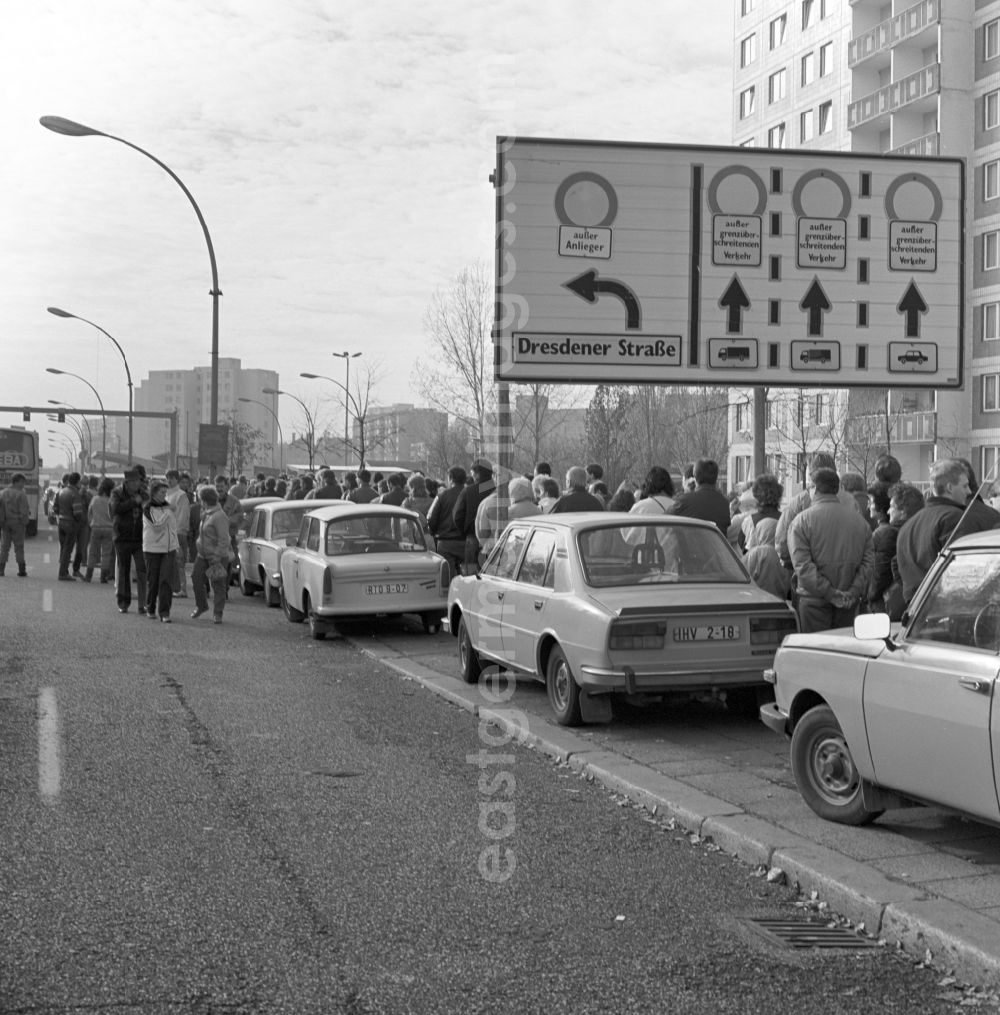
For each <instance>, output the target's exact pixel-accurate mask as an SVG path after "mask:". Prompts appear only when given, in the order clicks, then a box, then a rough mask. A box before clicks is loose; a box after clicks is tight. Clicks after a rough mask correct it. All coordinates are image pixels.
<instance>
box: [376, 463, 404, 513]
mask: <svg viewBox="0 0 1000 1015" xmlns="http://www.w3.org/2000/svg"><path fill="white" fill-rule="evenodd" d="M386 482H387V483H388V484H389V492H388V493H384V494H382V496H381V497H379V499H378V502H379V504H390V505H392V507H402V504H403V501H404V500H406V479H405V477H403V476H402V475H401V474H400V473H398V472H392V473H390V474H389V476H388V478H387V479H386Z"/></svg>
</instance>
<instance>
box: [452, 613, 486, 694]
mask: <svg viewBox="0 0 1000 1015" xmlns="http://www.w3.org/2000/svg"><path fill="white" fill-rule="evenodd" d="M458 661H459V663H460V664H461V667H462V679H463V680H464V681H465V682H466V683H467V684H475V683H477V682H478V680H479V674H480V673H482V672H483V661H482V659H480V658H479V653H478V652H477V651H476V650H475V648H473V646H472V639H471V638H470V637H469V628H468V627H467V626H466V623H465V617H462V618H461V619H460V620H459V622H458Z"/></svg>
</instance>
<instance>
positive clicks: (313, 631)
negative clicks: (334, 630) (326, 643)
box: [309, 613, 329, 641]
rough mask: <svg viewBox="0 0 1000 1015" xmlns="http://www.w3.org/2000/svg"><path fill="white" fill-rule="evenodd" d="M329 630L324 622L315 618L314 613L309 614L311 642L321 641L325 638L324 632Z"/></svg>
mask: <svg viewBox="0 0 1000 1015" xmlns="http://www.w3.org/2000/svg"><path fill="white" fill-rule="evenodd" d="M328 630H329V628H328V627H327V625H326V623H325V621H323V620H322V619H321V618H320V617H317V616H316V614H315V613H310V614H309V637H310V638H312V640H313V641H323V639H324V638H326V632H327V631H328Z"/></svg>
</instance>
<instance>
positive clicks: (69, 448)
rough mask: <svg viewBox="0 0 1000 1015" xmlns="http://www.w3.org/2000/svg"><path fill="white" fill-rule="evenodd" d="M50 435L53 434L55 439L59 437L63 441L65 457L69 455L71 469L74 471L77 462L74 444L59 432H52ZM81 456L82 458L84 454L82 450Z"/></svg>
mask: <svg viewBox="0 0 1000 1015" xmlns="http://www.w3.org/2000/svg"><path fill="white" fill-rule="evenodd" d="M49 433H50V434H52V436H53V437H58V438H59V440H61V441H62V450H63V453H64V454H65V455H67V457H68V460H69V467H70V468H71V469H72V468H73V462H75V461H76V448H75V447H74V445H73V442H72V441H71V440H70V439H69V438H68V437H67V436H66V435H65V434H64V433H61V432H60V431H59V430H50V431H49ZM80 454H81V457H82V454H83V452H82V450H81V452H80Z"/></svg>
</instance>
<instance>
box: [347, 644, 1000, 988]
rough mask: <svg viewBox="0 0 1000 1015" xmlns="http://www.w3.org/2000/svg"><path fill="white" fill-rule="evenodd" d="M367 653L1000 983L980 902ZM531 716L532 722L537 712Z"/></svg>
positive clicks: (847, 913) (871, 921) (944, 965)
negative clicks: (889, 869) (930, 886)
mask: <svg viewBox="0 0 1000 1015" xmlns="http://www.w3.org/2000/svg"><path fill="white" fill-rule="evenodd" d="M355 647H356V648H357V649H359V650H360V651H361V652H362V653H364V654H365V655H368V656H370V657H371V658H372V659H375V660H377V661H378V662H381V663H382V664H384V665H386V666H388V667H389V668H391V669H392V670H394V671H396V672H397V673H399V674H401V675H402V676H405V677H407V678H409V679H411V680H415V681H417V682H418V683H420V684H422V685H423V686H424V687H426V688H427V689H428V690H429V691H432V692H433V693H434V694H438V695H440V696H441V697H443V698H445V699H446V700H448V701H450V702H452V703H453V704H456V705H458V706H459V707H461V708H464V709H466V710H467V711H469V712H471V713H472V714H473V715H477V716H478V717H479V719H480V721H485V722H489V723H492V724H494V725H496V726H497V727H499V728H501V729H503V730H504V731H505V732H506V733H507V734H508V735H509V736H510V737H511V739H515V740H517V741H518V742H519V743H522V744H525V745H526V746H528V747H531V748H533V749H534V750H537V751H539V752H540V753H542V754H545V755H546V756H548V757H550V758H552V759H553V760H555V761H557V762H560V763H562V764H568V765H569V767H570V768H571V769H573V770H574V771H576V772H579V773H580V774H581V775H584V776H587V777H590V778H592V779H594V780H595V781H597V782H599V783H601V784H602V785H603V786H606V787H607V788H608V789H610V790H612V791H613V792H615V793H620V794H623V795H624V796H627V797H628V798H629V799H630V800H632V801H634V802H635V803H637V804H639V805H640V806H641V807H643V808H644V809H645V810H647V811H649V812H650V813H652V814H654V815H656V816H657V817H661V818H662V817H667V818H672V819H673V820H674V821H676V822H677V824H678V825H680V826H681V827H682V828H684V829H685V830H687V831H689V832H693V833H695V834H697V835H700V836H702V837H703V838H706V839H711V840H712V842H714V843H715V845H717V846H718V847H719V848H720V849H722V850H723V851H724V852H726V853H728V854H731V855H732V856H735V857H738V858H739V859H740V860H743V861H745V862H747V863H750V864H754V865H758V866H767V867H772V868H773V867H777V868H780V869H781V870H783V871H784V872H785V875H786V876H787V878H788V880H789V882H790V883H792V884H797V885H798V888H799V890H800V891H802V892H804V893H807V894H811V893H813V892H815V893H816V896H817V898H818V899H821V900H822V901H824V902H826V903H827V905H828V907H829V909H830V911H831V913H835V914H837V915H838V916H841V917H844V918H846V919H847V920H849V921H850V922H851V923H852V924H855V925H858V924H863V925H864V929H865V931H866V932H867V933H868V934H871V935H874V936H878V937H880V938H882V939H884V940H886V941H888V942H890V943H892V944H895V945H897V946H898V947H900V948H902V950H903V951H905V952H906V953H907V954H909V955H910V956H912V957H913V958H914V959H918V960H920V961H925V960H926V959H927V956H928V952H929V953H930V961H931V962H932V963H933V965H934V966H935V967H936V968H939V969H943V970H948V971H953V972H954V975H956V976H957V977H959V978H960V979H961V980H962V981H964V982H966V983H969V984H972V985H974V986H977V987H983V988H988V989H997V988H998V987H1000V938H998V935H997V933H996V930H997V925H996V922H995V921H994V920H991V919H989V918H987V917H985V916H983V915H982V914H980V913H977V912H976V911H975V910H972V909H968V908H966V907H965V906H962V905H960V904H959V903H956V902H954V901H952V900H951V899H944V898H940V897H936V896H931V895H929V894H928V893H927V892H926V891H924V890H922V889H920V888H918V887H917V886H915V885H908V884H905V883H901V882H899V881H895V880H893V879H891V878H889V877H887V876H886V875H885V874H883V873H882V872H881V871H879V870H877V869H876V868H875V867H872V866H871V865H869V864H866V863H863V862H859V861H858V860H855V859H854V858H852V857H848V856H845V855H844V854H842V853H838V852H837V851H836V850H833V849H830V848H828V847H826V846H823V845H820V844H817V843H815V842H812V841H811V840H809V839H806V838H804V837H802V836H800V835H796V834H795V833H794V832H789V831H788V830H787V829H784V828H782V827H781V826H779V825H774V824H771V823H770V822H768V821H766V820H764V819H763V818H759V817H757V816H755V815H752V814H747V813H746V812H745V811H744V810H743V809H742V808H741V807H739V806H738V805H737V804H732V803H729V802H727V801H725V800H720V799H719V798H718V797H714V796H711V795H710V794H708V793H704V792H701V791H700V790H697V789H694V788H692V787H691V786H689V785H687V784H686V783H682V782H679V781H678V780H676V779H672V778H670V777H669V776H666V775H663V774H662V773H660V772H657V771H656V770H655V769H653V768H650V767H648V766H646V765H643V764H642V763H640V762H637V761H633V760H632V759H630V758H625V757H623V756H622V755H620V754H616V753H615V752H614V751H608V750H605V749H603V748H598V747H595V746H594V744H593V742H591V741H590V740H588V739H586V738H584V737H582V736H579V735H578V734H576V733H574V732H572V731H571V730H568V729H565V728H564V727H561V726H556V725H554V724H550V723H548V722H546V721H545V720H544V719H540V718H539V717H538V716H525V715H524V714H523V713H522V712H520V711H519V710H518V709H505V708H499V707H493V706H492V705H487V704H484V703H485V702H487V701H489V698H488V697H487V696H486V695H485V694H484V693H483V692H482V691H480V690H479V688H478V687H476V686H473V685H465V684H462V683H460V682H459V681H457V680H456V679H455V678H454V677H448V676H444V675H442V674H440V673H438V672H437V671H435V670H431V669H429V668H428V667H426V666H422V665H421V664H419V663H416V662H414V661H413V660H411V659H408V658H407V657H406V656H403V655H401V654H400V653H398V652H394V651H391V650H386V649H384V648H383V649H382V650H381V651H379V650H378V649H376V648H373V647H372V646H370V645H362V644H359V643H355ZM528 720H530V722H529V721H528Z"/></svg>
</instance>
